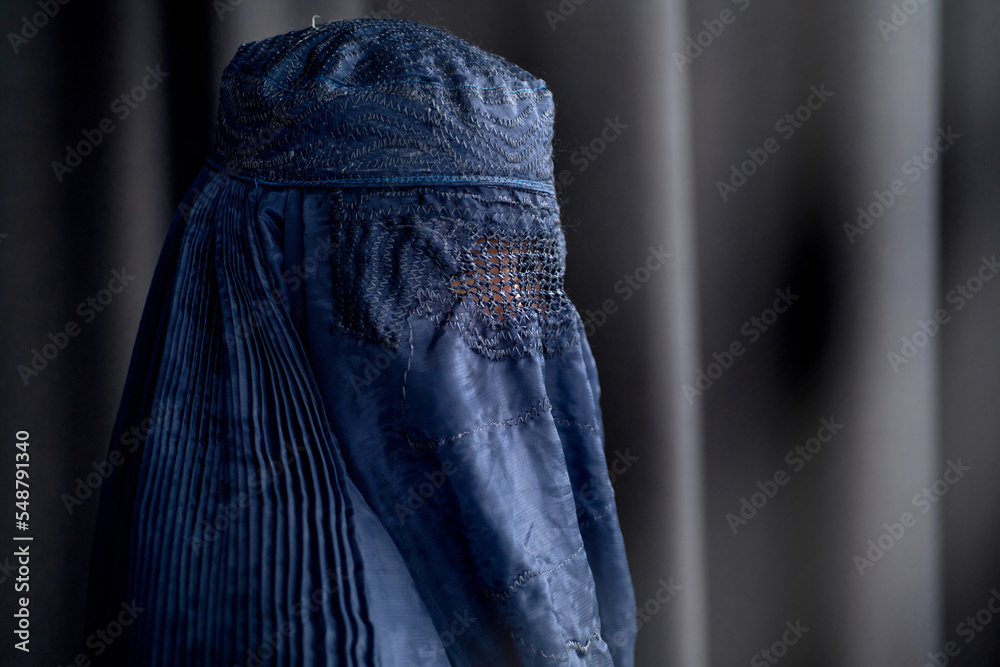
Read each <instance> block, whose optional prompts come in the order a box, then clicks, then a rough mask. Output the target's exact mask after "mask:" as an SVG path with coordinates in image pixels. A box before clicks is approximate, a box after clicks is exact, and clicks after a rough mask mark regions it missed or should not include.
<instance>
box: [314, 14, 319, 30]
mask: <svg viewBox="0 0 1000 667" xmlns="http://www.w3.org/2000/svg"><path fill="white" fill-rule="evenodd" d="M319 16H320V15H319V14H316V15H315V16H313V28H315V27H316V19H318V18H319Z"/></svg>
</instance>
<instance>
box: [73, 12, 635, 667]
mask: <svg viewBox="0 0 1000 667" xmlns="http://www.w3.org/2000/svg"><path fill="white" fill-rule="evenodd" d="M552 120H553V104H552V96H551V94H550V92H549V91H548V90H547V89H546V87H545V84H544V83H543V82H542V81H540V80H539V79H537V78H534V77H532V76H531V75H530V74H528V73H527V72H525V71H524V70H522V69H520V68H518V67H516V66H514V65H512V64H510V63H508V62H507V61H505V60H503V59H502V58H499V57H497V56H495V55H492V54H489V53H486V52H483V51H482V50H480V49H478V48H476V47H474V46H471V45H469V44H467V43H465V42H464V41H462V40H460V39H458V38H456V37H454V36H452V35H450V34H448V33H446V32H444V31H442V30H438V29H434V28H429V27H426V26H421V25H417V24H414V23H410V22H406V21H397V20H375V19H361V20H353V21H344V22H335V23H330V24H327V25H320V26H316V27H312V28H308V29H305V30H300V31H296V32H291V33H288V34H285V35H279V36H277V37H273V38H270V39H265V40H263V41H260V42H253V43H248V44H244V45H243V46H242V47H240V49H239V51H238V52H237V54H236V56H235V57H234V58H233V60H232V62H231V63H230V64H229V66H228V67H227V68H226V70H225V73H224V75H223V83H222V91H221V96H220V104H219V115H218V126H217V130H216V137H215V142H214V147H213V150H212V154H211V156H210V157H209V159H208V161H207V164H206V166H205V167H204V169H203V170H202V172H201V173H200V175H199V176H198V177H197V179H196V181H195V183H194V184H193V186H192V187H191V189H190V191H189V192H188V194H187V195H186V196H185V198H184V201H183V202H182V204H181V206H180V207H179V209H178V211H177V213H176V215H175V216H174V218H173V221H172V223H171V226H170V230H169V233H168V236H167V239H166V242H165V245H164V249H163V252H162V255H161V257H160V260H159V264H158V266H157V270H156V274H155V277H154V280H153V284H152V287H151V290H150V293H149V297H148V301H147V304H146V308H145V311H144V313H143V317H142V322H141V325H140V329H139V334H138V339H137V341H136V345H135V350H134V353H133V356H132V361H131V366H130V369H129V374H128V380H127V384H126V387H125V391H124V397H123V400H122V404H121V407H120V411H119V416H118V420H117V423H116V426H115V432H114V435H113V438H112V446H111V450H110V454H109V459H108V460H109V462H110V463H111V464H112V465H113V467H114V472H113V473H112V474H111V476H110V478H109V479H108V481H107V483H106V484H105V485H104V488H103V490H102V498H101V508H100V515H99V521H98V527H97V533H96V541H95V545H94V555H93V561H92V568H91V579H90V589H89V599H88V616H87V619H86V628H85V635H84V636H90V635H91V634H92V633H94V632H95V631H96V630H101V629H106V628H108V627H115V628H116V631H117V632H119V634H118V636H117V637H116V638H115V639H114V640H113V641H112V642H110V643H104V642H102V643H101V645H100V647H97V646H96V645H90V646H85V647H84V648H83V649H82V652H84V653H86V654H87V656H88V658H89V659H90V660H91V661H92V664H95V665H97V664H100V665H136V666H138V665H141V666H143V667H149V666H156V665H164V666H170V667H173V666H175V665H211V666H224V667H228V666H229V665H247V666H253V665H331V666H332V665H385V666H389V667H410V666H414V665H419V666H424V665H461V666H464V667H481V666H484V665H486V666H489V665H500V666H503V665H592V666H598V665H600V666H604V665H609V666H610V665H614V666H615V667H627V666H629V665H632V664H633V643H634V639H635V600H634V595H633V591H632V585H631V580H630V577H629V570H628V564H627V562H626V558H625V550H624V546H623V542H622V537H621V533H620V529H619V524H618V518H617V512H616V508H615V502H614V496H613V491H612V488H611V484H610V482H609V478H608V472H607V467H606V462H605V456H604V451H603V448H604V437H603V430H602V425H601V412H600V407H599V388H598V381H597V372H596V368H595V365H594V360H593V358H592V356H591V352H590V349H589V347H588V345H587V341H586V338H585V336H584V334H583V326H582V324H581V320H580V317H579V315H578V314H577V312H576V310H575V309H574V307H573V305H572V304H571V303H570V301H569V300H568V299H567V297H566V294H565V292H564V291H563V271H564V265H565V245H564V240H563V235H562V232H561V229H560V226H559V211H558V205H557V201H556V198H555V193H554V188H553V176H552V156H551V141H552ZM109 624H110V625H109ZM114 624H117V625H114ZM98 650H99V651H100V654H99V655H98V654H97V653H98Z"/></svg>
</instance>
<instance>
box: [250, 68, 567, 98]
mask: <svg viewBox="0 0 1000 667" xmlns="http://www.w3.org/2000/svg"><path fill="white" fill-rule="evenodd" d="M233 69H235V70H236V71H238V72H239V73H240V74H243V75H244V76H248V77H250V78H253V79H261V80H263V81H269V82H270V83H272V84H274V85H275V86H277V87H278V88H281V89H282V90H284V91H285V92H289V93H291V92H295V91H294V90H293V89H291V88H288V87H287V86H283V85H282V84H280V83H278V82H277V81H275V80H274V79H272V78H271V77H269V76H268V75H266V74H253V73H251V72H248V71H246V70H245V69H243V68H242V67H239V66H238V65H233ZM308 81H326V82H328V83H331V84H333V85H334V86H336V87H338V88H351V89H356V90H370V89H375V88H383V87H386V86H395V85H399V84H402V83H419V84H422V85H426V86H438V87H440V88H442V89H444V90H458V89H459V88H474V89H476V90H503V91H506V92H508V93H530V92H534V91H536V90H545V89H546V88H548V86H547V85H544V84H543V85H541V86H536V87H535V88H508V87H507V86H492V87H485V86H477V85H476V84H474V83H460V84H458V85H457V86H454V87H451V88H449V87H448V86H446V85H444V84H443V83H439V82H437V81H424V80H423V79H399V80H397V81H380V82H379V83H373V84H369V85H365V86H358V85H352V84H348V83H340V82H338V81H334V80H333V79H331V78H329V77H325V76H314V77H312V78H311V79H308Z"/></svg>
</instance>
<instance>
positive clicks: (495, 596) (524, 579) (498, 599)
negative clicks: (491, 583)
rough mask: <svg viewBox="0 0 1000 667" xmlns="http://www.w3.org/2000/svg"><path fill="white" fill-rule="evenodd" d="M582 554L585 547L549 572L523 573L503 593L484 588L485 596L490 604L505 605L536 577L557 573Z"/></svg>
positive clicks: (529, 571)
mask: <svg viewBox="0 0 1000 667" xmlns="http://www.w3.org/2000/svg"><path fill="white" fill-rule="evenodd" d="M581 553H583V547H582V546H581V547H580V548H579V549H577V550H576V551H575V552H573V555H572V556H570V557H569V558H567V559H566V560H564V561H563V562H561V563H559V564H558V565H556V566H555V567H553V568H549V569H548V570H527V571H525V572H522V573H521V574H520V575H518V576H517V577H515V578H514V583H513V584H511V585H510V586H508V587H507V589H506V590H503V591H491V590H489V589H488V588H484V589H483V595H484V596H485V597H486V599H488V600H489V601H490V602H495V603H497V604H504V603H506V602H507V601H508V600H510V597H511V596H512V595H513V594H514V593H515V591H517V589H518V588H520V587H521V586H523V585H524V584H526V583H528V582H529V581H531V580H532V579H534V578H535V577H537V576H538V575H540V574H550V573H552V572H555V571H556V570H558V569H559V568H561V567H564V566H565V565H568V564H569V562H570V561H572V560H573V559H574V558H576V557H577V556H579V555H580V554H581Z"/></svg>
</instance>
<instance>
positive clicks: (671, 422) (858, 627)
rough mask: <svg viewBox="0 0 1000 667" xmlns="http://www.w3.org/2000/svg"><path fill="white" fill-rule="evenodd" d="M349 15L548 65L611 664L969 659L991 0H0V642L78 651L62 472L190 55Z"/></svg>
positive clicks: (989, 634)
mask: <svg viewBox="0 0 1000 667" xmlns="http://www.w3.org/2000/svg"><path fill="white" fill-rule="evenodd" d="M375 12H377V13H379V14H381V15H383V16H396V17H399V18H406V19H413V20H418V21H421V22H425V23H430V24H434V25H438V26H441V27H444V28H447V29H449V30H450V31H452V32H454V33H455V34H457V35H458V36H460V37H462V38H465V39H467V40H469V41H471V42H473V43H475V44H477V45H479V46H481V47H483V48H485V49H487V50H490V51H494V52H497V53H500V54H502V55H504V56H505V57H507V58H508V59H509V60H511V61H513V62H515V63H517V64H519V65H521V66H522V67H524V68H525V69H527V70H529V71H530V72H532V73H533V74H535V75H537V76H540V77H542V78H543V79H545V80H546V81H547V82H548V84H549V87H550V88H551V89H552V91H553V95H554V97H555V100H556V105H557V116H556V145H555V151H556V152H555V160H556V173H557V175H559V177H560V180H561V181H562V184H561V185H560V196H561V200H562V214H563V222H564V225H565V228H566V236H567V245H568V252H569V255H568V266H567V279H566V285H567V291H568V292H569V294H570V296H571V298H572V299H573V300H574V302H575V303H576V305H577V307H578V309H579V310H580V312H581V314H582V315H583V316H584V317H585V319H586V320H587V321H588V323H589V326H588V330H589V332H590V344H591V346H592V348H593V350H594V353H595V356H596V358H597V362H598V367H599V369H600V378H601V384H602V388H603V398H602V405H603V409H604V415H605V424H606V431H607V453H608V459H609V463H611V465H612V472H613V474H614V481H615V488H616V492H617V497H618V502H619V511H620V517H621V521H622V527H623V532H624V535H625V540H626V545H627V548H628V552H629V557H630V562H631V565H632V573H633V579H634V585H635V593H636V598H637V601H638V603H639V607H640V609H639V618H640V622H641V624H642V625H641V628H640V631H639V636H638V664H639V665H652V666H659V665H683V666H684V667H702V666H708V665H711V666H718V667H724V666H729V665H746V664H748V663H749V664H750V665H752V666H756V665H771V664H783V665H809V666H827V665H830V666H834V665H835V666H841V665H849V666H851V667H854V666H868V665H871V666H878V667H884V666H887V665H888V666H894V665H900V666H903V665H912V666H913V667H920V666H921V665H925V664H927V665H937V666H939V667H940V666H942V665H945V664H948V665H959V666H989V665H1000V614H997V613H996V612H995V611H993V610H997V611H1000V593H998V592H997V591H998V590H1000V568H998V567H997V565H998V564H1000V484H998V483H997V472H998V469H1000V448H998V447H997V444H998V439H1000V436H998V433H1000V428H998V427H1000V346H998V345H997V343H996V335H997V332H998V330H1000V280H992V278H993V277H994V275H995V274H996V273H997V272H998V271H1000V265H998V264H997V260H996V258H997V256H998V254H1000V225H998V224H997V222H998V220H997V217H998V211H1000V122H998V121H1000V41H998V40H997V38H996V35H997V32H998V28H1000V3H998V2H996V1H995V0H967V1H954V2H949V3H944V2H940V1H936V0H897V1H896V2H890V1H889V0H875V1H871V2H860V1H859V0H842V1H841V2H820V1H818V0H689V1H687V2H685V1H682V0H656V1H654V0H636V1H634V2H602V1H600V0H539V1H536V2H528V1H527V0H518V1H514V2H512V1H510V0H508V1H505V2H499V1H492V2H458V1H455V0H453V1H444V0H376V1H375V2H346V1H336V0H331V1H328V2H319V1H310V2H306V1H302V2H273V1H269V0H215V1H214V2H207V1H206V2H203V3H168V2H143V3H127V2H103V3H100V2H98V3H95V2H82V1H81V0H76V2H70V1H69V0H65V4H60V0H40V1H39V0H7V1H5V2H3V3H2V7H0V28H2V30H3V32H4V34H5V39H4V44H3V45H0V86H2V91H3V95H2V102H0V128H2V130H0V132H2V135H0V211H2V212H3V215H2V217H0V308H2V322H3V326H2V329H0V355H2V357H3V361H2V363H0V388H2V402H0V406H2V407H0V427H2V428H0V459H2V464H0V470H2V473H0V506H3V507H5V508H7V509H5V510H4V512H5V513H7V514H6V516H7V518H6V519H4V520H3V521H0V545H2V546H0V591H2V609H0V612H2V613H0V617H2V618H3V619H4V620H3V622H2V624H0V625H2V632H0V637H4V639H3V642H2V645H0V656H2V657H0V663H2V664H4V665H22V664H23V665H28V664H30V665H63V664H69V663H72V661H73V660H74V659H75V656H76V654H77V653H78V651H80V649H81V647H80V646H79V645H78V643H77V638H78V637H79V636H81V633H83V632H84V630H85V629H84V628H82V627H81V624H82V621H81V620H80V619H81V612H82V606H83V602H84V596H85V582H86V578H85V577H86V572H87V565H88V560H89V554H90V541H91V535H92V531H93V522H94V517H95V513H96V510H97V493H96V492H95V493H94V494H93V495H91V496H90V497H89V498H85V497H84V498H81V496H83V495H85V492H84V491H85V489H84V491H77V487H78V486H79V485H80V484H85V480H86V478H87V476H88V475H89V474H91V473H93V472H94V471H95V465H98V466H99V464H100V462H101V461H103V460H104V458H105V456H106V453H107V446H108V438H109V435H110V431H111V426H112V422H113V419H114V416H115V413H116V410H117V405H118V400H119V398H120V393H121V390H122V385H123V382H124V377H125V372H126V366H127V363H128V358H129V354H130V352H131V346H132V342H133V339H134V336H135V332H136V328H137V325H138V321H139V315H140V311H141V308H142V305H143V302H144V299H145V295H146V290H147V288H148V285H149V281H150V279H151V277H152V273H153V268H154V264H155V261H156V257H157V254H158V252H159V248H160V245H161V243H162V241H163V237H164V235H165V232H166V227H167V224H168V222H169V220H170V217H171V214H172V212H173V210H174V208H175V207H176V205H177V203H178V202H179V201H180V198H181V196H182V195H183V193H184V192H185V190H186V189H187V188H188V186H189V184H190V182H191V180H192V179H193V178H194V176H195V174H196V173H197V171H198V169H199V167H200V165H201V162H202V160H203V159H204V157H205V155H206V153H207V150H208V148H209V145H210V140H211V132H212V128H213V122H214V114H215V105H216V97H217V90H218V85H219V81H220V76H221V73H222V69H223V68H224V66H225V65H226V63H227V62H228V61H229V59H230V58H231V57H232V55H233V53H234V52H235V49H236V47H237V46H238V45H239V44H240V43H242V42H245V41H250V40H255V39H260V38H263V37H267V36H270V35H274V34H278V33H282V32H286V31H288V30H292V29H299V28H303V27H306V26H308V25H309V24H310V22H311V21H312V20H313V17H314V16H317V17H318V18H317V19H316V20H318V21H324V22H325V21H330V20H336V19H342V18H349V17H357V16H364V15H373V13H375ZM147 67H148V68H149V69H147ZM157 68H159V69H157ZM152 73H158V74H157V76H153V75H152ZM144 83H145V86H144V85H143V84H144ZM137 86H138V87H139V88H138V89H137V88H136V87H137ZM122 95H125V99H123V98H122ZM116 100H118V101H117V102H116ZM104 118H108V119H110V120H109V121H108V122H107V123H106V124H105V126H104V128H105V129H104V130H102V129H101V125H100V123H101V120H102V119H104ZM108 127H110V128H111V130H110V131H108V130H107V129H106V128H108ZM88 137H90V138H92V139H93V140H92V143H96V138H98V137H99V138H100V142H99V143H96V145H94V146H93V149H92V151H91V153H90V154H89V155H86V156H80V158H79V161H78V162H77V160H75V159H74V158H73V157H72V156H69V155H67V145H71V146H76V145H77V144H79V143H80V142H81V141H84V140H89V139H88ZM56 162H58V163H61V164H62V165H64V166H65V167H66V168H68V171H67V170H66V169H63V168H62V167H61V166H59V165H53V163H56ZM74 164H75V166H73V165H74ZM859 209H860V211H859ZM654 251H658V252H662V253H670V256H669V258H668V259H667V261H666V262H665V263H662V264H661V263H660V262H659V261H655V260H650V257H651V255H654V254H656V253H654ZM123 268H124V272H125V273H127V274H129V275H134V276H135V278H134V279H131V280H129V281H128V284H127V285H126V286H125V288H124V289H122V290H121V291H120V292H118V293H113V292H111V291H104V292H102V290H105V289H106V288H108V286H109V282H110V281H111V279H112V277H113V273H112V272H113V271H115V270H117V271H119V272H122V271H123ZM113 286H115V287H117V286H119V283H113ZM88 299H94V300H95V303H96V305H94V303H92V304H90V305H87V300H88ZM81 304H84V305H82V306H81ZM98 308H99V310H98ZM71 322H72V323H75V324H76V325H77V326H78V327H79V330H78V331H77V334H76V335H74V336H72V337H69V336H68V335H67V336H66V337H65V338H63V337H62V336H60V332H64V333H65V328H66V325H67V324H68V323H71ZM50 334H52V337H51V338H50ZM59 341H62V342H63V343H64V345H62V346H59V345H58V342H59ZM50 344H51V345H55V346H56V347H52V346H51V345H50ZM46 345H50V347H49V348H47V351H48V353H49V354H48V356H51V357H52V358H51V359H44V368H42V369H41V370H40V371H38V372H37V375H35V374H31V373H27V372H25V370H24V369H20V370H19V366H24V367H25V368H30V367H31V363H32V356H33V354H34V352H33V351H34V350H38V351H39V353H40V354H41V353H42V352H44V351H45V350H43V348H45V346H46ZM57 348H59V349H57ZM43 356H44V355H43ZM35 363H36V368H37V367H38V366H42V365H43V360H42V359H38V360H36V362H35ZM824 420H825V421H824ZM21 429H23V430H27V431H29V433H30V436H31V438H30V442H31V445H30V448H31V449H30V451H31V457H32V458H31V468H30V471H31V478H30V481H31V505H30V509H31V531H30V532H31V534H32V535H33V536H34V538H35V539H34V541H33V542H32V546H31V550H32V551H31V553H32V562H31V565H32V569H31V581H30V585H31V591H30V595H31V614H32V617H31V620H32V630H33V632H32V640H33V641H32V642H31V649H32V650H31V653H30V655H25V654H23V653H21V652H19V651H15V650H14V649H13V642H14V640H13V639H12V630H13V621H12V618H11V613H13V608H14V607H13V605H14V599H15V597H16V594H15V591H14V588H13V586H14V583H15V582H14V579H15V577H16V572H15V571H14V570H13V569H12V568H11V565H12V564H14V561H15V559H14V557H13V553H14V549H15V546H16V545H15V543H14V542H13V541H12V540H11V539H10V538H11V535H12V533H14V532H15V530H14V526H13V517H11V516H10V514H9V513H8V512H13V505H14V501H15V498H14V470H15V468H14V453H15V451H16V450H15V448H14V441H15V433H16V432H17V431H18V430H21ZM615 462H617V463H615ZM81 488H82V487H81ZM74 495H75V496H76V499H77V501H78V502H71V501H69V500H67V499H68V498H72V497H73V496H74ZM667 588H671V589H673V591H674V593H675V594H674V595H673V597H670V595H669V593H667V592H666V591H667ZM991 607H992V609H991ZM793 629H794V630H793Z"/></svg>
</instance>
